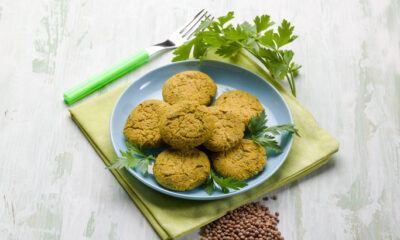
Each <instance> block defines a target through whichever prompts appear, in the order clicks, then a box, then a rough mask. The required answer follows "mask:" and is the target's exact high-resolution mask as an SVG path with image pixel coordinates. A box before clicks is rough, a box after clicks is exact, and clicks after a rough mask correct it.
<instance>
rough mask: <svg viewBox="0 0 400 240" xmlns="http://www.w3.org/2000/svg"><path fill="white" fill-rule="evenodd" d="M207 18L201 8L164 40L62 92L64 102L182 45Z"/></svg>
mask: <svg viewBox="0 0 400 240" xmlns="http://www.w3.org/2000/svg"><path fill="white" fill-rule="evenodd" d="M207 18H208V19H210V18H211V15H210V14H208V12H207V11H205V10H204V9H203V10H201V11H200V12H199V13H197V14H196V15H195V16H194V17H193V18H192V19H191V20H190V21H188V22H187V23H185V24H184V25H183V26H182V27H181V28H179V29H178V30H176V31H175V32H174V33H173V34H172V35H171V36H170V37H169V38H168V39H167V40H165V41H164V42H161V43H158V44H155V45H153V46H150V47H148V48H145V49H142V50H139V51H138V52H136V53H135V54H133V55H132V56H130V57H128V58H127V59H124V60H122V61H121V62H119V63H117V64H115V65H113V66H111V67H110V68H107V69H106V70H104V71H102V72H100V73H98V74H97V75H94V76H93V77H91V78H89V79H88V80H86V81H84V82H82V83H80V84H79V85H77V86H75V87H73V88H71V89H69V90H68V91H66V92H65V93H64V101H65V103H67V104H68V105H70V104H72V103H74V102H76V101H78V100H80V99H82V98H83V97H85V96H87V95H89V94H91V93H93V92H94V91H96V90H98V89H99V88H101V87H104V86H105V85H107V84H108V83H110V82H112V81H114V80H115V79H117V78H119V77H121V76H123V75H125V74H127V73H128V72H130V71H132V70H133V69H135V68H137V67H139V66H141V65H143V64H144V63H146V62H148V61H149V60H150V59H151V57H152V56H154V55H155V54H157V53H159V52H161V51H163V50H166V49H174V48H176V47H178V46H180V45H182V44H183V43H185V42H186V41H188V40H190V39H191V38H192V37H193V35H194V34H195V33H196V30H197V29H198V27H199V26H200V23H201V21H202V20H205V19H207Z"/></svg>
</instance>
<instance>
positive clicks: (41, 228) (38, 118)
mask: <svg viewBox="0 0 400 240" xmlns="http://www.w3.org/2000/svg"><path fill="white" fill-rule="evenodd" d="M201 8H207V9H210V10H212V13H213V14H214V15H216V16H219V15H222V14H225V13H226V12H227V11H228V10H234V11H235V12H236V15H237V18H238V20H244V19H247V20H251V19H252V18H253V17H254V16H255V15H257V14H263V13H269V14H270V15H271V16H272V19H273V20H274V21H276V22H280V21H281V20H282V18H287V19H289V20H290V21H291V22H292V23H293V24H294V25H295V26H296V29H295V30H296V33H297V34H298V35H299V36H300V38H299V39H298V40H296V42H295V43H294V44H293V46H292V47H293V48H294V50H295V53H296V56H295V59H296V61H297V62H298V63H300V64H302V65H303V68H302V70H301V76H300V77H299V78H298V79H297V88H298V98H299V99H300V100H301V101H302V102H303V103H304V104H305V105H306V106H307V107H308V108H309V109H310V111H311V112H312V113H313V114H314V116H315V118H316V119H317V120H318V121H319V123H320V124H321V125H322V126H323V127H324V128H326V129H327V130H328V131H330V132H331V133H332V134H333V135H334V136H335V137H336V138H337V139H338V140H339V141H340V143H341V148H340V151H339V153H337V154H336V155H335V156H334V157H333V158H332V159H331V162H330V163H329V164H327V165H326V166H324V167H322V168H321V169H319V170H318V171H316V172H315V173H313V174H311V175H309V176H307V177H305V178H303V179H301V180H300V181H298V182H295V183H293V184H291V185H289V186H286V187H284V188H282V189H279V190H277V191H275V192H274V193H277V194H278V195H279V200H278V201H269V202H268V206H270V207H271V208H272V210H276V211H279V212H280V213H281V215H280V216H281V219H282V220H281V222H280V224H279V227H280V229H281V231H282V233H283V235H284V236H285V237H286V239H399V236H400V230H399V229H400V228H399V227H398V223H399V222H400V205H399V201H400V188H399V187H398V186H399V184H400V180H399V179H400V178H399V177H400V152H399V149H400V137H399V135H400V133H399V131H400V130H399V126H400V64H399V63H400V2H399V1H398V0H392V1H390V0H360V1H339V2H338V1H332V0H328V1H317V0H307V1H286V0H285V1H270V0H256V1H251V2H250V3H249V1H240V0H221V1H214V0H205V1H197V2H195V1H161V0H157V1H156V0H153V1H137V0H121V1H118V2H111V1H106V0H96V1H95V0H84V1H70V0H40V1H32V2H29V3H28V2H26V1H21V0H14V1H11V0H0V66H1V68H0V69H1V70H0V195H1V196H0V239H110V240H112V239H155V238H157V235H156V233H155V232H154V231H153V230H152V228H151V226H150V225H149V224H148V223H147V221H146V219H145V218H144V217H143V216H142V215H141V213H140V211H139V210H138V209H137V208H136V206H135V205H134V204H133V203H132V201H131V200H130V199H129V197H128V196H127V194H126V193H125V192H124V190H123V189H122V188H121V187H120V186H119V184H118V183H117V181H116V180H115V179H114V177H113V176H112V175H111V174H110V173H109V172H108V171H107V170H105V169H104V164H103V162H102V161H101V160H100V159H99V157H98V156H97V154H96V153H95V151H94V150H93V149H92V148H91V146H90V144H89V143H88V142H87V140H86V139H85V138H84V137H83V135H82V134H81V132H80V131H79V130H78V128H77V127H76V126H75V124H74V123H73V122H72V121H71V119H70V118H69V115H68V112H67V107H66V106H65V104H64V103H63V102H62V93H63V92H64V91H65V90H67V89H68V88H69V87H72V86H74V85H75V84H77V83H79V82H81V81H82V80H84V79H86V78H88V77H89V76H91V75H92V74H94V73H96V72H98V71H99V70H101V69H103V68H104V67H107V66H110V65H111V64H113V63H115V62H116V61H118V60H120V59H122V58H124V57H126V56H128V55H130V54H131V53H133V52H134V51H135V50H138V49H140V48H142V47H146V46H148V45H149V44H151V43H155V42H157V41H159V40H162V39H163V38H164V37H165V36H168V34H169V33H171V32H172V31H173V30H174V29H175V28H176V27H178V26H179V25H180V24H181V23H183V22H184V21H185V20H186V19H188V18H189V17H190V16H192V14H194V13H195V12H196V11H198V10H199V9H201ZM170 59H171V54H165V55H163V56H161V57H159V58H157V59H155V60H154V61H152V62H151V63H149V64H147V65H145V66H143V67H141V68H140V69H138V70H136V71H135V72H134V73H132V74H129V75H128V76H126V77H124V78H122V79H120V80H118V81H116V82H115V83H113V84H110V85H109V86H107V87H105V88H104V89H102V90H100V91H99V92H98V93H96V94H93V96H91V97H90V98H92V97H95V96H98V95H99V94H102V93H104V92H106V91H109V90H110V89H113V88H115V87H116V86H119V85H121V84H123V83H125V82H127V81H129V80H132V79H135V78H137V77H138V76H141V75H142V74H144V73H146V72H147V71H149V70H151V69H154V68H156V67H158V66H160V65H163V64H166V63H168V62H169V61H170ZM196 238H198V235H197V233H192V234H190V235H189V236H187V237H185V238H184V239H196Z"/></svg>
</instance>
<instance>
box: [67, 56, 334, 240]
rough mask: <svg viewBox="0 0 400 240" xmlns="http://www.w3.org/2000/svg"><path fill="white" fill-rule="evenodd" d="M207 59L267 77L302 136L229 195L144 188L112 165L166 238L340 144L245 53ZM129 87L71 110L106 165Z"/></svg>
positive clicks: (318, 162)
mask: <svg viewBox="0 0 400 240" xmlns="http://www.w3.org/2000/svg"><path fill="white" fill-rule="evenodd" d="M208 59H213V60H220V61H226V62H230V63H233V64H237V65H239V66H242V67H245V68H247V69H249V70H250V71H253V72H255V73H256V74H258V75H260V76H261V77H263V78H264V79H266V80H267V81H269V82H270V83H271V84H272V85H273V86H274V87H275V88H276V89H277V90H278V91H279V92H280V93H281V95H282V96H283V97H284V98H285V100H286V102H287V104H288V105H289V108H290V111H291V113H292V116H293V119H294V122H295V125H296V128H297V129H298V130H299V132H300V135H301V137H297V136H295V137H294V142H293V146H292V149H291V151H290V154H289V156H288V158H287V159H286V161H285V163H284V164H283V165H282V167H281V168H280V169H279V170H278V171H277V172H276V173H275V174H274V175H273V176H272V177H271V178H269V179H268V180H267V181H266V182H264V183H262V184H260V185H258V186H257V187H256V188H253V189H252V190H250V191H247V192H244V193H242V194H239V195H236V196H233V197H230V198H227V199H221V200H214V201H193V200H183V199H179V198H174V197H170V196H167V195H164V194H162V193H159V192H157V191H154V190H152V189H151V188H148V187H146V186H145V185H144V184H142V183H141V182H139V181H138V180H136V178H134V177H133V176H132V175H131V174H130V173H129V172H128V171H127V170H125V169H122V170H111V171H112V173H113V174H114V175H115V177H116V179H117V180H118V181H119V182H120V184H121V185H122V187H123V188H124V189H125V190H126V192H127V193H128V194H129V196H130V197H131V198H132V200H133V201H134V202H135V203H136V205H137V206H138V207H139V208H140V210H141V211H142V213H143V215H144V216H145V217H146V218H147V219H148V221H149V222H150V223H151V225H152V226H153V227H154V229H155V231H157V233H158V234H159V236H160V237H161V238H162V239H175V238H179V237H181V236H183V235H185V234H187V233H189V232H191V231H193V230H195V229H197V228H199V227H201V226H203V225H205V224H207V223H209V222H211V221H213V220H215V219H217V218H219V217H221V216H223V215H224V214H226V213H227V212H228V211H229V210H233V209H235V208H237V207H239V206H241V205H243V204H245V203H247V202H250V201H252V200H253V199H256V198H258V197H260V196H262V195H264V194H266V193H268V192H269V191H271V190H274V189H276V188H279V187H281V186H283V185H285V184H288V183H290V182H293V181H295V180H297V179H299V178H300V177H302V176H304V175H306V174H308V173H310V172H312V171H314V170H315V169H317V168H319V167H320V166H322V165H323V164H325V163H326V162H327V161H328V159H329V157H330V156H331V155H332V154H333V153H335V152H337V151H338V149H339V143H338V142H337V141H336V140H335V139H334V138H333V137H332V136H331V135H330V134H329V133H328V132H326V131H325V130H324V129H322V128H321V127H319V126H318V125H317V123H316V121H315V119H314V118H313V116H311V114H310V113H309V112H308V111H307V109H306V108H305V107H304V106H303V105H302V104H301V103H300V102H299V101H298V100H297V99H296V98H295V97H293V96H292V95H291V94H290V93H289V92H287V91H286V90H285V89H284V88H283V87H282V86H281V85H280V84H279V83H278V82H277V81H275V80H274V79H271V78H270V77H269V75H268V74H267V73H266V72H265V71H264V70H263V69H262V68H261V67H260V66H259V65H258V64H257V63H256V62H254V61H253V60H252V59H251V58H250V57H248V56H247V55H246V54H245V53H243V52H241V53H239V54H238V55H237V57H235V59H224V58H221V57H219V56H217V55H215V54H209V55H208ZM127 86H128V84H126V85H124V86H121V87H119V88H117V89H115V90H113V91H110V92H108V93H106V94H104V95H102V96H99V97H97V98H94V99H92V100H90V101H87V102H85V103H82V104H80V105H78V106H76V107H73V108H71V109H69V111H70V113H71V118H72V119H73V120H74V121H75V122H76V124H77V125H78V126H79V128H80V129H81V131H82V132H83V133H84V134H85V136H86V137H87V139H88V140H89V141H90V143H91V144H92V145H93V147H94V148H95V149H96V151H97V152H98V154H99V155H100V157H101V158H102V159H103V161H104V162H105V164H106V165H109V164H110V163H111V162H112V161H113V159H114V157H115V153H114V150H113V147H112V145H111V140H110V131H109V121H110V116H111V111H112V109H113V107H114V104H115V102H116V100H117V99H118V97H119V96H120V94H121V92H122V91H123V90H124V89H125V88H126V87H127Z"/></svg>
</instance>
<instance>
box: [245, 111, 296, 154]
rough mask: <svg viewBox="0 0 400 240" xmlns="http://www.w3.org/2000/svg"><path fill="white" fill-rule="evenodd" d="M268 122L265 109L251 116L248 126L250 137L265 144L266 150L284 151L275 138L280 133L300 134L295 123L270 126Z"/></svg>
mask: <svg viewBox="0 0 400 240" xmlns="http://www.w3.org/2000/svg"><path fill="white" fill-rule="evenodd" d="M267 122H268V119H267V115H266V114H265V111H262V112H261V113H260V114H257V115H256V116H253V117H251V119H250V122H249V126H248V128H249V132H250V137H249V138H250V139H251V140H253V141H254V142H256V143H258V144H260V145H261V146H263V147H264V149H265V150H266V151H267V150H268V149H271V150H274V151H276V152H281V151H282V148H281V146H279V144H278V142H277V141H276V140H275V136H277V135H279V134H280V133H281V132H283V131H288V132H290V133H294V134H296V135H297V136H300V135H299V132H298V130H297V129H296V128H295V127H294V125H293V124H283V125H276V126H272V127H268V126H267V125H266V124H267Z"/></svg>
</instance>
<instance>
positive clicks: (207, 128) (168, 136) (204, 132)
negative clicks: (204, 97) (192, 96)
mask: <svg viewBox="0 0 400 240" xmlns="http://www.w3.org/2000/svg"><path fill="white" fill-rule="evenodd" d="M213 130H214V122H213V119H212V116H211V114H210V112H209V110H208V108H207V107H206V106H204V105H199V104H197V102H192V101H182V102H179V103H177V104H175V105H172V106H171V107H169V108H168V113H166V114H164V115H163V116H162V117H161V123H160V134H161V136H162V138H163V140H164V141H165V142H166V143H168V144H169V145H171V146H172V147H173V148H177V149H188V148H193V147H196V146H199V145H201V144H202V143H204V142H205V141H207V140H208V139H209V138H210V137H211V134H212V132H213Z"/></svg>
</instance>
